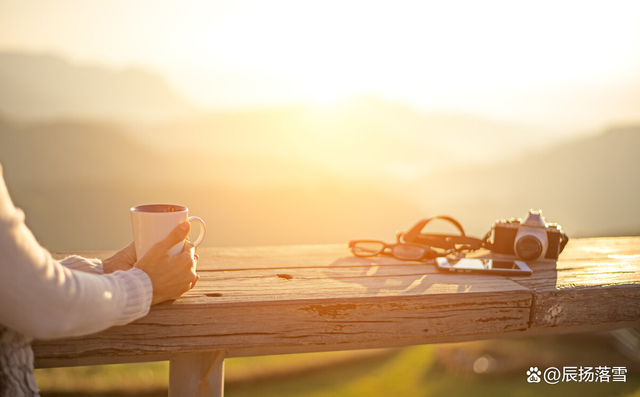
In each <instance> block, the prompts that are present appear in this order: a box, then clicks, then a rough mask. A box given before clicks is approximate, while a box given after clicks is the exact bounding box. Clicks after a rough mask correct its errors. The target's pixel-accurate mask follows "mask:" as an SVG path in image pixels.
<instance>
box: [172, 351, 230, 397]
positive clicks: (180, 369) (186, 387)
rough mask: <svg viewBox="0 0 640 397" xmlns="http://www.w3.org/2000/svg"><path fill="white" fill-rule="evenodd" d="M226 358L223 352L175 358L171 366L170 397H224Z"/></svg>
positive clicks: (193, 354)
mask: <svg viewBox="0 0 640 397" xmlns="http://www.w3.org/2000/svg"><path fill="white" fill-rule="evenodd" d="M224 356H225V352H224V351H223V350H218V351H208V352H203V353H184V354H178V355H176V356H174V357H173V358H172V359H171V361H170V365H169V397H178V396H194V397H195V396H198V397H205V396H207V397H222V395H223V394H224Z"/></svg>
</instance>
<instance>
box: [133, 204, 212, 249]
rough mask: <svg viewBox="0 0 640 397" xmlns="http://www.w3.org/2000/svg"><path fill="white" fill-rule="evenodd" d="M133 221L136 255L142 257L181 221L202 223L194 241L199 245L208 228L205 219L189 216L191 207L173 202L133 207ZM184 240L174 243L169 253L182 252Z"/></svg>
mask: <svg viewBox="0 0 640 397" xmlns="http://www.w3.org/2000/svg"><path fill="white" fill-rule="evenodd" d="M130 212H131V223H132V225H133V240H134V244H135V247H136V256H137V257H138V259H140V258H142V257H143V256H144V254H146V253H147V251H149V249H150V248H151V247H153V246H154V245H155V244H156V243H157V242H159V241H162V240H164V238H165V237H167V236H168V235H169V233H171V231H172V230H173V229H175V228H176V227H177V226H178V225H179V224H180V223H182V222H184V221H189V222H192V221H196V222H199V223H200V235H199V236H198V238H197V239H196V241H195V242H194V243H193V245H194V246H196V247H197V246H199V245H200V243H202V240H203V239H204V235H205V232H206V230H207V227H206V225H205V224H204V221H203V220H202V219H201V218H198V217H197V216H188V214H189V209H188V208H187V207H184V206H182V205H173V204H145V205H138V206H135V207H132V208H131V210H130ZM183 247H184V241H181V242H179V243H178V244H176V245H174V246H173V247H172V248H171V249H170V250H169V255H178V254H179V253H181V252H182V248H183Z"/></svg>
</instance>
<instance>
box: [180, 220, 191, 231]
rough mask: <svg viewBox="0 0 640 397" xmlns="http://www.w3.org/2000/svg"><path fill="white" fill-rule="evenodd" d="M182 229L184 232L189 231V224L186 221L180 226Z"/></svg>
mask: <svg viewBox="0 0 640 397" xmlns="http://www.w3.org/2000/svg"><path fill="white" fill-rule="evenodd" d="M180 229H182V230H184V231H187V230H189V222H186V221H185V222H182V223H181V224H180Z"/></svg>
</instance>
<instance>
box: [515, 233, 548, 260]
mask: <svg viewBox="0 0 640 397" xmlns="http://www.w3.org/2000/svg"><path fill="white" fill-rule="evenodd" d="M515 248H516V255H518V256H519V257H520V258H522V259H523V260H525V261H533V260H536V259H538V258H539V257H540V255H541V254H542V243H541V242H540V240H538V239H537V238H535V237H533V236H523V237H522V238H520V239H519V240H518V242H517V243H516V247H515Z"/></svg>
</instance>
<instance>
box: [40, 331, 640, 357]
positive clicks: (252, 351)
mask: <svg viewBox="0 0 640 397" xmlns="http://www.w3.org/2000/svg"><path fill="white" fill-rule="evenodd" d="M625 328H636V329H637V328H640V321H635V322H616V323H602V324H587V325H578V326H567V327H538V328H528V329H526V330H524V331H522V330H516V331H509V332H501V333H497V334H484V335H481V336H478V335H450V336H442V337H434V338H429V339H428V340H427V341H426V342H425V340H424V339H417V340H412V339H401V340H391V341H390V340H384V341H373V342H361V343H351V344H326V345H297V346H273V347H265V348H251V347H249V348H237V349H234V350H231V351H228V352H226V355H225V357H226V358H234V357H254V356H266V355H275V354H297V353H318V352H329V351H339V350H358V349H379V348H400V347H405V346H413V345H420V344H425V343H429V344H432V343H458V342H469V341H476V340H480V339H483V340H484V339H504V338H527V337H536V336H544V335H560V334H577V333H584V332H604V331H613V330H619V329H625ZM172 357H173V354H171V353H166V354H164V355H135V356H124V355H123V356H90V357H79V358H58V359H44V358H40V357H36V361H35V365H36V368H57V367H74V366H86V365H102V364H123V363H139V362H148V361H169V360H171V358H172Z"/></svg>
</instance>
